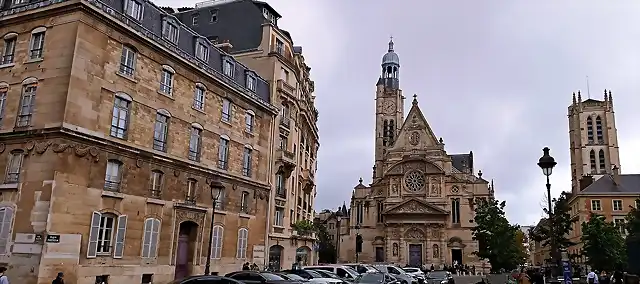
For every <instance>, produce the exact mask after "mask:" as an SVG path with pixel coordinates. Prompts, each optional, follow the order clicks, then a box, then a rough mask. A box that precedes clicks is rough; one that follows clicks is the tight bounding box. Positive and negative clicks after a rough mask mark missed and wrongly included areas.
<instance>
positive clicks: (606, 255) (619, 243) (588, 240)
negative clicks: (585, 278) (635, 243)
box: [581, 213, 626, 271]
mask: <svg viewBox="0 0 640 284" xmlns="http://www.w3.org/2000/svg"><path fill="white" fill-rule="evenodd" d="M581 241H582V254H583V255H584V256H586V257H587V264H588V265H590V266H591V267H592V268H593V269H595V270H599V271H613V270H615V269H623V268H624V267H623V266H624V263H625V258H626V252H625V247H624V240H623V239H622V236H621V235H620V229H619V228H618V227H617V226H616V225H615V224H614V223H613V222H607V221H606V219H605V217H604V216H602V215H598V214H594V213H592V214H591V216H590V217H589V221H588V222H585V223H582V237H581Z"/></svg>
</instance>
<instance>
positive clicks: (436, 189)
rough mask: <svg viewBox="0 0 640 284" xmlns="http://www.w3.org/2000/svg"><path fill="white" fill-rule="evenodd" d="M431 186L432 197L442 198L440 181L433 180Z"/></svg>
mask: <svg viewBox="0 0 640 284" xmlns="http://www.w3.org/2000/svg"><path fill="white" fill-rule="evenodd" d="M430 184H431V191H430V195H432V196H440V194H441V193H442V191H441V189H440V181H439V180H438V179H436V178H432V179H431V182H430Z"/></svg>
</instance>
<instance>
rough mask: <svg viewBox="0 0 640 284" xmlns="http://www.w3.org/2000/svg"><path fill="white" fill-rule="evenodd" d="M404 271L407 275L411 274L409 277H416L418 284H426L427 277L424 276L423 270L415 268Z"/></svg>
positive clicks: (406, 268) (407, 268) (404, 268)
mask: <svg viewBox="0 0 640 284" xmlns="http://www.w3.org/2000/svg"><path fill="white" fill-rule="evenodd" d="M402 270H404V271H405V272H406V273H407V274H409V275H411V276H413V277H415V278H416V279H418V283H420V284H424V283H425V281H426V275H425V274H424V272H423V271H422V269H420V268H415V267H403V268H402Z"/></svg>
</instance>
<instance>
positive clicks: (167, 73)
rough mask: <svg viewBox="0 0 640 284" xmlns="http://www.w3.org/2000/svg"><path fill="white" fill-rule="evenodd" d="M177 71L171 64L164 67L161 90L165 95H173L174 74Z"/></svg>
mask: <svg viewBox="0 0 640 284" xmlns="http://www.w3.org/2000/svg"><path fill="white" fill-rule="evenodd" d="M175 73H176V72H175V71H174V70H173V68H171V67H169V66H163V67H162V73H161V74H160V92H161V93H163V94H165V95H171V94H172V93H173V74H175Z"/></svg>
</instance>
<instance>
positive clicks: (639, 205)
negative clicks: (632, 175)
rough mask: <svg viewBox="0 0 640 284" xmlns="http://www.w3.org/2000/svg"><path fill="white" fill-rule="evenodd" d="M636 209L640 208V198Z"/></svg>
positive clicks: (637, 200)
mask: <svg viewBox="0 0 640 284" xmlns="http://www.w3.org/2000/svg"><path fill="white" fill-rule="evenodd" d="M636 209H640V199H636Z"/></svg>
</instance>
